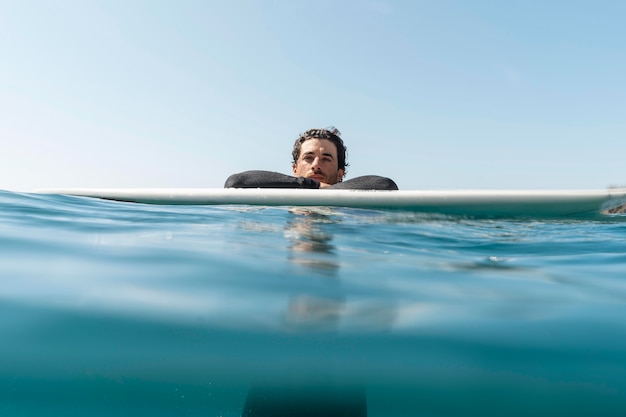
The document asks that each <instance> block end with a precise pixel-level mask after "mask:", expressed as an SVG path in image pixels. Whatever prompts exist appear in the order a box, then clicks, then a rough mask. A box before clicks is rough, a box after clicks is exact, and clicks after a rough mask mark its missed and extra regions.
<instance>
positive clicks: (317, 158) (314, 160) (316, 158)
mask: <svg viewBox="0 0 626 417" xmlns="http://www.w3.org/2000/svg"><path fill="white" fill-rule="evenodd" d="M319 165H320V158H319V157H315V159H313V164H311V166H312V167H313V168H317V167H319Z"/></svg>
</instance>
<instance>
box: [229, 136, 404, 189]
mask: <svg viewBox="0 0 626 417" xmlns="http://www.w3.org/2000/svg"><path fill="white" fill-rule="evenodd" d="M340 135H341V133H340V132H339V130H337V129H336V128H334V127H329V128H327V129H309V130H307V131H306V132H304V133H303V134H301V135H300V136H299V137H298V139H296V141H295V143H294V146H293V151H292V156H293V163H292V170H293V176H289V175H285V174H281V173H278V172H271V171H246V172H242V173H239V174H234V175H231V176H230V177H228V179H227V180H226V184H224V188H333V189H350V190H397V189H398V186H397V185H396V183H395V182H393V181H392V180H391V179H389V178H385V177H379V176H377V175H366V176H362V177H357V178H353V179H351V180H348V181H345V182H344V181H343V177H344V176H345V174H346V166H347V165H348V163H347V162H346V150H347V149H346V146H345V145H344V143H343V140H342V139H341V137H340Z"/></svg>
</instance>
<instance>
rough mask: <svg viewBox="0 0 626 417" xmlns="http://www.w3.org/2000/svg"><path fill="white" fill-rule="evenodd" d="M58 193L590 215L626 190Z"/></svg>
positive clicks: (163, 200) (175, 201) (174, 201)
mask: <svg viewBox="0 0 626 417" xmlns="http://www.w3.org/2000/svg"><path fill="white" fill-rule="evenodd" d="M36 192H37V193H44V194H63V195H72V196H79V197H90V198H99V199H106V200H114V201H124V202H133V203H143V204H162V205H241V204H245V205H262V206H327V207H350V208H364V209H396V210H408V211H415V212H424V213H440V214H448V215H463V216H489V217H502V216H504V217H570V218H577V217H594V216H598V215H607V214H610V213H612V210H613V212H616V210H617V211H619V210H618V209H616V208H619V207H620V206H624V207H626V189H606V190H400V191H361V190H332V189H330V190H310V189H275V188H274V189H269V188H241V189H238V188H225V189H224V188H59V189H43V190H37V191H36Z"/></svg>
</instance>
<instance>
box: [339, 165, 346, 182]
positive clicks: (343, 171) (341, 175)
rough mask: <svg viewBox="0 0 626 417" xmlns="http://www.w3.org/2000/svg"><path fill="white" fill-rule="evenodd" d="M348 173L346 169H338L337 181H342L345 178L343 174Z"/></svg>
mask: <svg viewBox="0 0 626 417" xmlns="http://www.w3.org/2000/svg"><path fill="white" fill-rule="evenodd" d="M345 173H346V171H345V170H343V169H341V168H340V169H339V171H337V182H341V181H342V180H343V175H344V174H345Z"/></svg>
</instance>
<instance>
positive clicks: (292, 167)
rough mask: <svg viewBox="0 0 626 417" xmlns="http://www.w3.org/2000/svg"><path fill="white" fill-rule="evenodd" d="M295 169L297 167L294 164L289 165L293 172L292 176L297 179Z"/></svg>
mask: <svg viewBox="0 0 626 417" xmlns="http://www.w3.org/2000/svg"><path fill="white" fill-rule="evenodd" d="M296 167H297V165H296V163H295V162H294V163H293V164H291V170H292V171H293V175H294V176H296V177H297V175H296Z"/></svg>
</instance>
